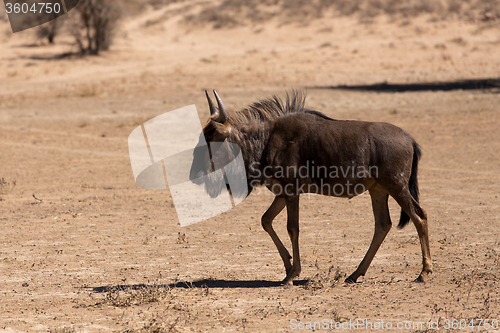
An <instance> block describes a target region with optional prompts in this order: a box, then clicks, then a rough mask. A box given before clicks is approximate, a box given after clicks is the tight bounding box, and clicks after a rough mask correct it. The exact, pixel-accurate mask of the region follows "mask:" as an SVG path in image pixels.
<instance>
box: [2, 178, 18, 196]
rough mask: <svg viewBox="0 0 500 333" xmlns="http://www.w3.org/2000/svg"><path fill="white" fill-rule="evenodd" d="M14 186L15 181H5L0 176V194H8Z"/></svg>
mask: <svg viewBox="0 0 500 333" xmlns="http://www.w3.org/2000/svg"><path fill="white" fill-rule="evenodd" d="M14 187H16V181H15V180H14V181H12V182H10V181H7V180H5V178H3V177H2V178H0V194H8V193H10V192H12V190H13V189H14Z"/></svg>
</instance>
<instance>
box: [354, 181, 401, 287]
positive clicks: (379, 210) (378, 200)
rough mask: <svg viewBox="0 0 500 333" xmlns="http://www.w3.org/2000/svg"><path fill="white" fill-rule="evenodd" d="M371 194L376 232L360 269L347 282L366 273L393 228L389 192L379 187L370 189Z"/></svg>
mask: <svg viewBox="0 0 500 333" xmlns="http://www.w3.org/2000/svg"><path fill="white" fill-rule="evenodd" d="M370 196H371V198H372V207H373V215H375V233H374V235H373V239H372V243H371V244H370V247H369V248H368V252H366V255H365V257H364V258H363V261H361V263H360V264H359V266H358V269H356V271H355V272H354V273H352V274H351V275H350V276H349V277H348V278H347V279H346V280H345V282H347V283H354V282H356V280H357V279H358V277H360V276H361V275H365V273H366V271H367V270H368V267H369V266H370V263H371V262H372V260H373V257H375V254H376V253H377V251H378V249H379V247H380V245H381V244H382V242H383V241H384V239H385V236H387V233H388V232H389V230H391V225H392V223H391V216H390V215H389V207H388V205H387V199H388V198H389V195H388V193H387V192H386V191H384V190H383V189H382V188H380V187H377V188H372V189H370Z"/></svg>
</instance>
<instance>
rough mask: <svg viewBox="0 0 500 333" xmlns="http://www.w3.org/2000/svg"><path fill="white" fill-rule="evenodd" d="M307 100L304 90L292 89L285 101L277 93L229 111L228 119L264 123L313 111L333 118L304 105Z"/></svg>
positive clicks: (232, 122) (236, 122)
mask: <svg viewBox="0 0 500 333" xmlns="http://www.w3.org/2000/svg"><path fill="white" fill-rule="evenodd" d="M305 100H306V96H305V94H304V93H303V92H301V91H296V90H292V91H291V92H290V93H287V94H286V100H285V101H283V100H282V99H281V98H279V97H278V96H276V95H275V96H273V97H271V98H269V99H265V100H262V101H259V102H256V103H253V104H251V105H250V106H248V107H246V108H244V109H243V110H240V111H232V112H231V111H230V112H228V121H229V123H231V124H232V125H241V124H249V123H263V122H268V121H271V120H274V119H276V118H279V117H281V116H284V115H286V114H290V113H300V112H305V113H311V114H315V115H318V116H320V117H323V118H325V119H331V118H328V117H326V116H325V115H323V114H322V113H320V112H318V111H313V110H309V109H306V108H305V106H304V105H305Z"/></svg>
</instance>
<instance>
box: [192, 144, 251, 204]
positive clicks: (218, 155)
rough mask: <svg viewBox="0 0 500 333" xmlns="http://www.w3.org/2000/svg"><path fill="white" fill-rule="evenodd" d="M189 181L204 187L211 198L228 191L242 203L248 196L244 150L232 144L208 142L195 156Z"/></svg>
mask: <svg viewBox="0 0 500 333" xmlns="http://www.w3.org/2000/svg"><path fill="white" fill-rule="evenodd" d="M190 179H191V181H192V182H193V183H195V184H197V185H202V184H203V185H204V186H205V191H206V192H207V194H208V195H210V197H211V198H216V197H217V196H219V195H220V194H221V193H222V191H223V190H224V189H227V190H228V191H229V192H230V193H231V194H232V196H233V197H238V198H241V199H243V198H244V197H246V195H247V194H248V188H247V181H246V172H245V165H244V163H243V159H242V157H241V150H240V148H239V147H238V145H236V144H233V143H229V142H209V143H208V146H201V147H197V148H196V149H195V151H194V153H193V164H192V166H191V171H190Z"/></svg>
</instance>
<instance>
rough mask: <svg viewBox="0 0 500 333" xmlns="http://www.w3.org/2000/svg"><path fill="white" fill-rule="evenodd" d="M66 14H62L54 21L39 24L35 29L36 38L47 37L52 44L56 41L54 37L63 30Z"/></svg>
mask: <svg viewBox="0 0 500 333" xmlns="http://www.w3.org/2000/svg"><path fill="white" fill-rule="evenodd" d="M63 20H64V16H60V17H58V18H56V19H53V20H52V21H49V22H47V23H44V24H42V25H40V26H38V27H37V28H36V30H35V34H36V38H38V39H47V41H48V42H49V43H50V44H53V43H54V39H55V38H56V36H57V35H58V34H59V32H60V31H61V27H62V26H63V23H64V21H63Z"/></svg>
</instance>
